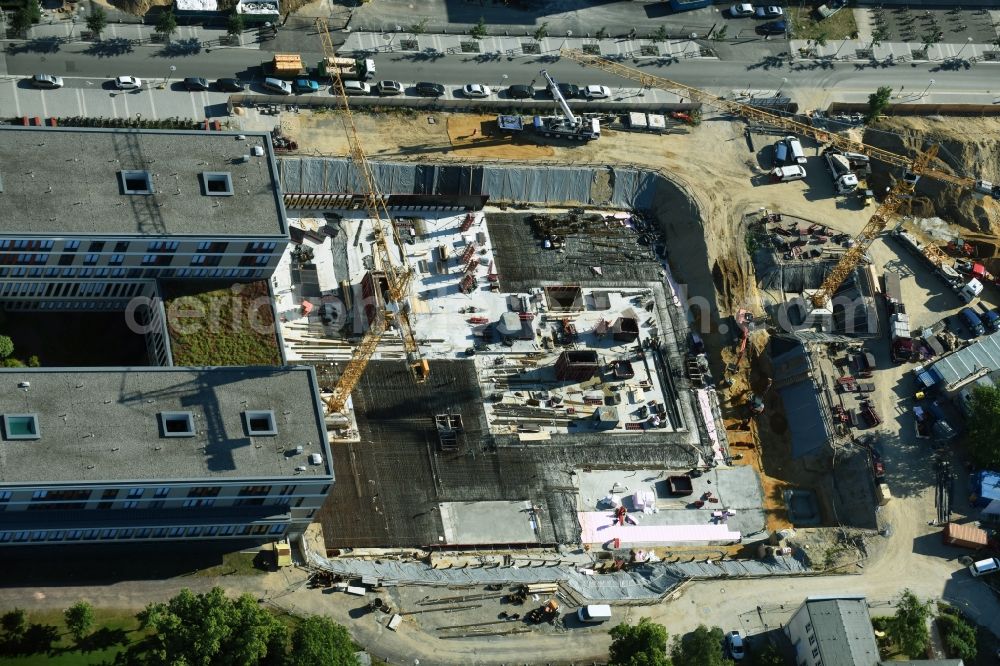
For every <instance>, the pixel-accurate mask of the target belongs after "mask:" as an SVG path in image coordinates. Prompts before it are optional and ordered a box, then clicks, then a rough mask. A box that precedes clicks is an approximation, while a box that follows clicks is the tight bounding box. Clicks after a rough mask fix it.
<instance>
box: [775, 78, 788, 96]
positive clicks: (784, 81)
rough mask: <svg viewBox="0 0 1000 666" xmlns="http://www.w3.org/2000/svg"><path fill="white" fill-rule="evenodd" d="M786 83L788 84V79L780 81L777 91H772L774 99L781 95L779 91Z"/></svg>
mask: <svg viewBox="0 0 1000 666" xmlns="http://www.w3.org/2000/svg"><path fill="white" fill-rule="evenodd" d="M786 83H788V79H781V85H780V86H778V89H777V90H775V91H774V96H775V97H777V96H778V95H780V94H781V89H782V88H783V87H784V85H785V84H786Z"/></svg>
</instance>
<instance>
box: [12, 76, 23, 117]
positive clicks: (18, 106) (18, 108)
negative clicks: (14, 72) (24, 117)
mask: <svg viewBox="0 0 1000 666" xmlns="http://www.w3.org/2000/svg"><path fill="white" fill-rule="evenodd" d="M10 87H11V89H12V90H13V91H14V94H13V98H14V110H15V111H16V112H17V113H15V114H14V115H16V116H18V117H20V115H21V100H19V99H18V98H17V82H16V81H13V80H11V82H10Z"/></svg>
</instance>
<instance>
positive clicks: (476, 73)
mask: <svg viewBox="0 0 1000 666" xmlns="http://www.w3.org/2000/svg"><path fill="white" fill-rule="evenodd" d="M88 48H89V45H87V44H83V43H78V44H70V45H64V46H62V47H61V48H60V49H59V50H58V51H55V52H49V53H41V52H37V51H15V52H8V53H7V54H6V56H5V58H6V71H7V74H8V76H28V75H31V74H34V73H38V72H46V73H50V74H56V75H60V76H65V77H79V78H89V77H93V78H96V79H110V78H113V77H114V76H118V75H121V74H130V75H133V76H139V77H142V78H145V79H150V80H162V79H163V78H164V77H166V76H170V77H171V78H178V79H180V78H183V77H185V76H204V77H206V78H209V79H214V78H219V77H223V76H238V77H240V78H243V79H247V80H252V79H254V78H259V77H261V76H262V73H261V71H260V63H261V62H262V61H264V60H266V59H267V58H268V55H269V54H267V53H266V52H261V51H257V50H244V49H231V48H217V49H211V50H202V51H201V52H200V53H197V54H193V55H190V56H180V57H173V58H164V57H162V55H160V53H161V48H160V47H136V48H134V49H133V50H131V51H129V52H126V53H121V54H108V55H105V56H102V57H96V56H94V55H90V54H88V53H87V51H88ZM302 55H303V59H304V60H305V61H306V62H313V61H318V60H319V58H320V54H319V53H303V54H302ZM376 64H377V67H378V72H379V78H391V79H398V80H402V81H419V80H432V81H437V82H440V83H445V84H463V83H469V82H472V81H477V82H482V83H486V84H487V85H491V86H497V84H498V83H500V82H501V81H503V77H504V75H507V76H508V79H507V80H506V82H505V83H507V84H513V83H529V82H531V81H532V80H533V79H536V80H537V79H539V78H540V77H539V75H538V71H539V70H540V69H542V68H546V69H548V70H549V72H550V73H551V74H552V75H553V76H554V77H555V78H556V79H557V80H560V81H568V82H573V83H577V84H581V85H582V84H592V83H600V84H605V85H610V86H622V85H625V81H624V80H623V79H620V78H618V77H615V76H612V75H609V74H606V73H604V72H601V71H598V70H595V69H592V68H585V67H582V66H581V65H578V64H576V63H574V62H571V61H568V60H561V59H558V58H555V59H553V58H551V57H538V56H518V57H513V58H508V57H506V56H500V57H495V56H479V57H469V56H463V55H453V56H448V55H443V56H439V57H427V56H424V55H421V54H403V53H394V54H385V55H380V56H378V57H377V58H376ZM631 64H632V65H633V66H636V67H638V68H640V69H642V70H644V71H646V72H650V73H654V74H658V75H661V76H665V77H669V78H672V79H676V80H677V81H680V82H682V83H687V84H691V85H695V86H698V87H701V88H707V89H710V90H714V91H717V92H728V91H730V90H742V89H746V88H748V87H752V88H756V89H771V90H774V89H776V88H777V87H778V86H780V85H783V86H784V87H785V89H789V90H801V91H827V94H830V95H833V94H837V95H841V94H847V93H864V94H867V93H870V92H871V91H873V90H874V89H875V88H877V87H878V86H880V85H885V84H886V83H887V82H889V83H890V84H893V85H894V86H899V85H903V86H905V87H906V89H907V90H914V91H920V90H922V89H923V88H924V87H926V86H927V85H928V83H929V81H930V79H932V78H933V79H934V80H935V83H934V86H933V92H934V93H935V94H938V95H944V94H948V93H950V94H952V95H956V96H962V95H972V94H978V95H981V94H983V93H984V92H986V93H989V94H995V93H1000V78H998V74H1000V69H998V66H997V65H978V66H975V67H970V68H969V69H957V70H954V71H941V67H940V65H935V64H928V63H921V64H919V65H917V66H912V65H910V64H906V65H896V66H890V67H871V66H864V67H862V66H860V65H859V64H858V65H856V64H838V65H836V66H834V67H832V68H829V69H824V68H812V67H809V66H806V65H805V64H796V65H792V66H791V67H790V66H789V65H788V63H787V61H781V60H780V59H778V58H777V57H775V56H768V57H764V58H763V59H761V60H759V61H756V62H740V61H734V60H727V61H720V60H714V59H692V60H686V61H681V62H676V63H671V62H663V61H660V60H657V59H649V60H645V59H642V60H640V61H639V62H638V63H631ZM170 66H174V67H176V71H175V72H173V73H171V72H170V71H169V68H170ZM783 79H787V81H786V82H784V83H783V82H782V80H783ZM949 101H961V100H959V99H951V100H949Z"/></svg>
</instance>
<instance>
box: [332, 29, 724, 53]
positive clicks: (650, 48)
mask: <svg viewBox="0 0 1000 666" xmlns="http://www.w3.org/2000/svg"><path fill="white" fill-rule="evenodd" d="M463 44H465V45H466V46H467V47H469V46H472V47H475V49H477V50H472V49H470V50H465V49H463ZM404 47H405V48H404ZM563 48H569V49H580V50H584V51H587V52H589V53H593V54H594V55H603V56H606V57H610V58H613V59H617V58H623V59H630V58H669V59H673V60H681V59H688V58H702V59H712V60H716V59H717V57H716V55H715V52H714V51H713V50H712V48H711V47H710V46H708V47H705V46H702V45H701V44H699V43H698V42H696V41H694V40H691V39H685V40H672V41H664V42H655V41H653V40H649V39H603V40H596V39H580V38H576V37H573V38H564V37H546V38H544V39H541V40H538V41H536V40H535V39H533V38H531V37H486V38H484V39H473V38H472V37H469V36H467V35H416V36H414V35H412V34H409V33H406V32H402V33H379V32H355V33H351V34H350V35H348V36H347V38H346V40H345V41H344V45H343V46H341V47H340V49H339V50H340V51H355V52H362V53H413V54H414V56H416V57H431V56H433V55H434V54H442V55H456V54H459V55H460V54H467V55H469V56H470V57H476V56H479V57H483V56H485V55H493V56H496V57H501V56H508V57H514V56H522V55H537V56H545V57H551V56H552V55H554V54H557V53H558V51H559V49H563Z"/></svg>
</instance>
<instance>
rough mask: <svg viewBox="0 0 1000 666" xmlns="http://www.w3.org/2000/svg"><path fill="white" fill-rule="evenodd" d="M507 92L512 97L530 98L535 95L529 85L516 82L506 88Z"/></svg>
mask: <svg viewBox="0 0 1000 666" xmlns="http://www.w3.org/2000/svg"><path fill="white" fill-rule="evenodd" d="M507 94H508V95H510V96H511V98H512V99H531V98H532V97H534V96H535V89H534V88H532V87H531V86H525V85H521V84H517V85H513V86H511V87H509V88H507Z"/></svg>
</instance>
